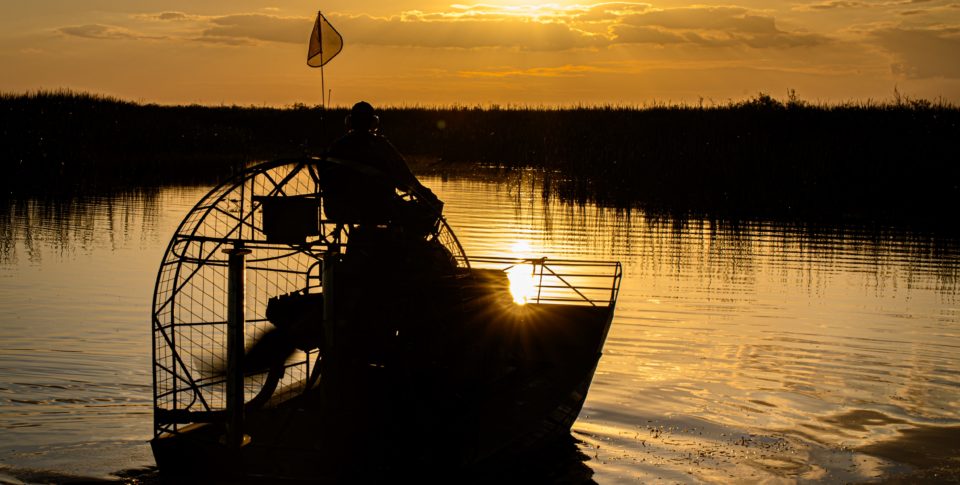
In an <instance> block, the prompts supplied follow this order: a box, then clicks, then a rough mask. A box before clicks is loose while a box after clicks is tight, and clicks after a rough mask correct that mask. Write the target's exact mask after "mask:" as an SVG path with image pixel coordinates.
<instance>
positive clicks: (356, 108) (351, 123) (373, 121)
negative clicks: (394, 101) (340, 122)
mask: <svg viewBox="0 0 960 485" xmlns="http://www.w3.org/2000/svg"><path fill="white" fill-rule="evenodd" d="M346 122H347V128H348V129H350V130H352V131H377V128H378V127H379V125H380V118H379V117H377V115H375V114H373V106H371V105H370V103H368V102H366V101H360V102H359V103H357V104H355V105H353V108H351V109H350V114H348V115H347V119H346Z"/></svg>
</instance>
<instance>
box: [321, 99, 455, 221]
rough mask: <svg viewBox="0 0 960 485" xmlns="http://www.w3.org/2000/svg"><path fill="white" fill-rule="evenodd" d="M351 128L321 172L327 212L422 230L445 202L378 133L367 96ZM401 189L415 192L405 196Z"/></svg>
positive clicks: (331, 151) (358, 106) (351, 117)
mask: <svg viewBox="0 0 960 485" xmlns="http://www.w3.org/2000/svg"><path fill="white" fill-rule="evenodd" d="M345 121H346V125H347V133H346V134H345V135H343V136H342V137H340V138H339V139H338V140H336V141H335V142H333V144H332V145H331V146H330V148H329V149H328V150H327V153H326V159H327V161H328V162H330V163H328V164H327V168H326V170H325V171H324V177H322V180H324V182H322V185H323V187H322V189H323V192H324V200H325V208H326V212H327V216H328V217H330V218H331V219H332V220H335V221H342V222H346V223H357V224H363V225H385V224H390V223H392V224H393V225H394V226H396V227H398V228H400V229H405V230H408V231H410V232H413V233H416V234H418V235H423V234H424V232H425V231H428V230H429V229H430V227H432V226H433V224H434V223H435V222H436V221H437V219H438V218H439V217H440V213H441V210H442V208H443V202H442V201H440V199H438V198H437V196H436V195H434V194H433V192H432V191H431V190H430V189H429V188H427V187H425V186H424V185H423V184H422V183H420V181H419V180H417V177H416V176H414V175H413V173H412V172H411V171H410V167H409V166H407V162H406V160H404V158H403V155H401V154H400V152H399V151H398V150H397V149H396V148H395V147H394V146H393V144H391V143H390V141H389V140H387V138H386V137H385V136H383V135H382V134H381V133H380V132H379V122H380V120H379V117H377V115H376V114H375V113H374V109H373V106H371V105H370V103H367V102H366V101H360V102H359V103H357V104H355V105H353V108H352V109H351V110H350V114H349V115H348V116H347V118H346V120H345ZM397 189H400V190H401V191H409V192H412V193H413V194H415V195H416V198H415V199H414V200H404V199H403V198H401V197H400V196H399V195H398V194H397Z"/></svg>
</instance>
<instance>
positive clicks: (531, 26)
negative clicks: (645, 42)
mask: <svg viewBox="0 0 960 485" xmlns="http://www.w3.org/2000/svg"><path fill="white" fill-rule="evenodd" d="M425 19H430V20H425ZM435 19H436V17H435V16H433V15H426V16H424V15H420V14H416V13H409V12H408V13H407V14H405V15H403V16H398V17H392V18H389V19H384V18H376V17H370V16H366V15H361V16H355V17H339V18H336V17H331V18H330V21H331V22H332V23H333V25H334V26H336V27H337V28H338V29H339V30H340V31H341V32H349V35H348V37H347V40H348V41H351V42H354V43H358V44H367V45H380V46H404V47H428V48H484V47H508V48H519V49H525V50H540V51H555V50H564V49H573V48H578V47H592V46H599V45H604V44H606V43H607V39H606V38H605V37H604V36H601V35H599V34H593V33H589V32H585V31H582V30H578V29H575V28H573V27H571V26H570V25H567V24H565V23H560V22H539V21H535V20H529V19H524V18H510V17H506V18H504V17H498V19H497V20H490V19H486V18H485V19H482V20H477V19H475V18H471V17H454V18H448V19H444V20H435Z"/></svg>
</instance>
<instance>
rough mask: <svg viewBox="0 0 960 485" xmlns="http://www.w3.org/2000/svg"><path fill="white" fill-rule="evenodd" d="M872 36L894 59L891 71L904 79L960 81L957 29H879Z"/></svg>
mask: <svg viewBox="0 0 960 485" xmlns="http://www.w3.org/2000/svg"><path fill="white" fill-rule="evenodd" d="M872 36H873V37H874V38H875V39H876V41H877V43H878V44H879V45H880V46H881V47H883V48H884V49H885V50H887V51H888V52H890V53H892V54H893V55H894V57H895V58H896V59H897V62H895V63H893V64H892V65H891V66H890V68H891V71H893V73H894V74H897V75H900V76H904V77H907V78H913V79H921V78H935V77H943V78H952V79H960V57H957V55H956V53H957V52H960V36H958V35H957V29H956V28H945V29H902V28H892V29H881V30H877V31H874V32H873V34H872Z"/></svg>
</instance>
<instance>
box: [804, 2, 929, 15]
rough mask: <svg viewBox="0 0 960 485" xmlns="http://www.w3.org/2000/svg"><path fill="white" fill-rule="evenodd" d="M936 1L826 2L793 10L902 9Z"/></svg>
mask: <svg viewBox="0 0 960 485" xmlns="http://www.w3.org/2000/svg"><path fill="white" fill-rule="evenodd" d="M932 1H934V0H887V1H873V2H864V1H857V0H825V1H821V2H817V3H811V4H809V5H798V6H795V7H793V10H797V11H801V12H803V11H806V12H811V11H824V10H840V9H845V8H859V9H886V8H891V7H902V6H907V5H917V4H921V3H929V2H932Z"/></svg>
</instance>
